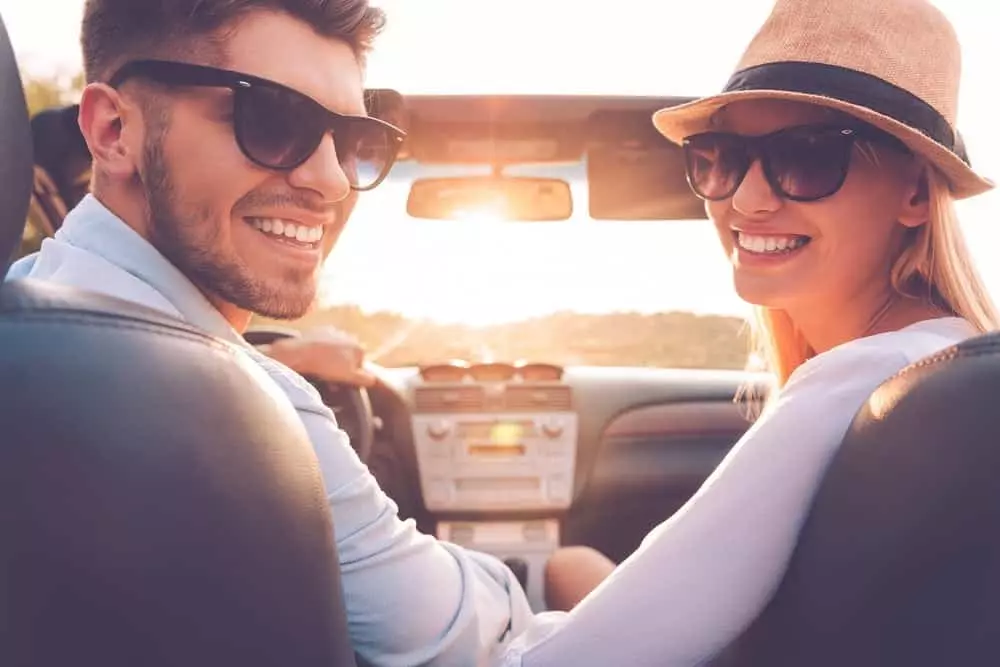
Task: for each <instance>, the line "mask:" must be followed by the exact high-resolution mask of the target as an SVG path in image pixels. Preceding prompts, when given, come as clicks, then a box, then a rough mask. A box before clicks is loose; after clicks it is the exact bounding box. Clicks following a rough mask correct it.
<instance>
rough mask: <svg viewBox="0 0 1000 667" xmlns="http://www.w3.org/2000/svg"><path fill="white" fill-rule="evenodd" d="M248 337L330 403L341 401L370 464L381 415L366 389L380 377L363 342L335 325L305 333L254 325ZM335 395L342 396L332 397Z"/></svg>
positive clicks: (344, 422) (341, 417)
mask: <svg viewBox="0 0 1000 667" xmlns="http://www.w3.org/2000/svg"><path fill="white" fill-rule="evenodd" d="M244 338H245V339H246V341H247V342H248V343H250V344H251V345H253V346H254V347H256V348H257V349H258V350H260V351H261V352H263V353H264V354H266V355H268V356H269V357H271V358H273V359H275V360H276V361H279V362H281V363H282V364H284V365H285V366H288V367H289V368H291V369H292V370H293V371H295V372H297V373H299V374H300V375H302V377H303V378H305V379H306V380H308V381H309V382H310V383H311V384H312V385H313V386H315V387H316V388H317V390H319V392H320V394H321V395H322V396H323V398H324V401H326V402H328V403H329V402H335V403H337V404H339V405H340V407H341V408H342V411H341V412H340V414H338V421H339V422H340V426H341V428H343V429H344V431H345V432H346V433H347V434H348V436H349V437H350V439H351V445H352V446H353V447H354V450H355V451H356V452H357V454H358V456H359V457H360V458H361V460H362V461H365V462H367V460H368V456H369V454H370V453H371V448H372V442H373V440H374V438H375V419H374V416H373V415H372V408H371V402H370V400H369V398H368V392H367V389H366V388H367V387H371V386H372V385H374V384H375V376H374V375H372V374H371V373H370V372H369V371H368V370H366V369H365V368H364V365H363V364H364V350H363V349H362V348H361V346H360V345H359V344H358V342H357V341H356V340H355V339H354V338H352V337H351V336H349V335H347V334H345V333H343V332H341V331H339V330H337V329H335V328H333V327H318V328H316V329H312V330H309V331H307V332H306V333H304V334H299V333H298V332H297V331H295V330H294V329H273V328H268V329H254V330H251V331H248V332H247V333H246V334H245V335H244ZM334 395H336V396H338V397H339V398H337V399H336V400H335V401H329V400H328V399H329V398H330V397H332V396H334ZM344 412H347V413H348V414H344Z"/></svg>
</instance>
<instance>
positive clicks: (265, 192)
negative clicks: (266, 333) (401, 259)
mask: <svg viewBox="0 0 1000 667" xmlns="http://www.w3.org/2000/svg"><path fill="white" fill-rule="evenodd" d="M227 44H228V49H227V52H228V60H227V62H226V64H225V66H226V67H227V68H228V69H232V70H236V71H239V72H243V73H246V74H252V75H255V76H259V77H262V78H266V79H270V80H273V81H277V82H279V83H282V84H284V85H286V86H288V87H290V88H293V89H295V90H297V91H299V92H302V93H304V94H306V95H308V96H310V97H312V98H313V99H315V100H317V101H318V102H320V103H321V104H322V105H323V106H325V107H326V108H327V109H330V110H332V111H336V112H339V113H343V114H353V115H363V114H364V113H365V106H364V98H363V86H362V69H361V64H360V63H359V62H358V59H357V58H356V56H355V54H354V52H353V51H352V49H351V48H350V46H348V45H347V44H346V43H344V42H340V41H335V40H331V39H329V38H325V37H322V36H320V35H318V34H317V33H316V32H314V31H313V30H312V28H310V27H309V26H308V25H307V24H305V23H302V22H301V21H298V20H297V19H294V18H292V17H290V16H287V15H285V14H280V13H274V12H269V11H260V12H256V13H254V14H250V15H249V16H247V17H246V18H245V19H243V20H241V21H240V22H239V23H238V24H237V26H236V29H235V30H233V31H232V33H231V38H230V39H229V41H228V42H227ZM161 97H162V104H160V103H159V102H157V103H155V104H153V105H148V110H149V113H146V114H144V116H145V117H144V119H143V120H144V123H143V125H144V131H143V135H144V136H143V137H142V149H141V155H142V159H141V164H140V165H139V166H138V171H139V176H140V180H141V191H142V195H143V196H144V198H145V205H146V212H147V220H146V232H147V236H148V237H149V240H150V241H151V242H152V243H153V244H154V245H155V246H156V247H157V249H158V250H159V251H160V252H161V253H162V254H163V255H164V256H165V257H166V258H167V259H169V260H170V261H171V262H172V263H173V264H174V265H175V266H177V267H178V268H179V269H180V270H181V271H183V272H184V273H185V275H187V276H188V278H190V279H191V280H192V282H194V283H195V284H196V285H197V286H198V287H199V288H200V289H201V290H202V291H203V292H204V293H205V294H206V295H207V296H208V297H209V299H210V300H212V301H213V302H214V303H215V304H216V305H217V306H220V305H231V306H235V307H237V308H239V309H241V310H244V311H250V312H253V313H259V314H262V315H266V316H268V317H274V318H288V319H293V318H296V317H300V316H301V315H303V314H304V313H305V312H306V311H307V310H308V308H309V306H310V305H311V304H312V302H313V300H314V298H315V295H316V290H317V283H318V279H319V275H320V269H321V266H322V263H323V260H325V259H326V257H327V255H329V253H330V251H331V250H332V249H333V246H334V244H335V243H336V241H337V238H338V236H339V235H340V232H341V230H342V229H343V227H344V224H345V223H346V222H347V218H348V216H349V215H350V212H351V210H352V208H353V206H354V203H355V200H356V193H355V192H354V191H352V190H351V188H350V185H349V183H348V178H347V176H346V175H345V173H344V170H343V169H342V167H341V165H340V163H339V161H338V159H337V153H336V149H335V146H334V141H335V138H334V137H333V136H332V135H329V134H328V135H326V136H325V137H324V139H323V141H322V143H321V144H320V146H319V148H317V150H316V151H315V152H314V153H313V154H312V155H311V156H310V157H309V158H308V159H307V160H306V161H305V162H304V163H303V164H301V165H300V166H298V167H296V168H295V169H294V170H291V171H285V172H279V171H272V170H268V169H265V168H262V167H260V166H257V165H256V164H254V163H252V162H251V161H249V160H248V159H247V158H246V157H245V156H244V154H243V153H242V152H241V150H240V148H239V146H238V145H237V141H236V137H235V134H234V131H233V125H232V113H233V93H232V92H231V91H229V90H226V89H223V88H194V87H192V88H183V89H179V90H169V91H166V92H164V93H162V94H161ZM150 116H152V117H150ZM320 234H321V236H320ZM317 237H318V238H317Z"/></svg>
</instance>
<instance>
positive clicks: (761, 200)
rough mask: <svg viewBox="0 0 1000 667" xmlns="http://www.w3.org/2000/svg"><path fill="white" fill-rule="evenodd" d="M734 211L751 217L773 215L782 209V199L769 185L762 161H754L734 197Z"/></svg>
mask: <svg viewBox="0 0 1000 667" xmlns="http://www.w3.org/2000/svg"><path fill="white" fill-rule="evenodd" d="M732 203H733V209H734V210H736V211H737V212H739V213H740V214H742V215H744V216H747V217H751V216H754V215H760V214H761V213H771V212H773V211H776V210H777V209H778V208H780V207H781V204H782V199H781V196H780V195H778V193H776V192H775V191H774V188H772V187H771V184H770V183H768V181H767V177H766V176H765V175H764V168H763V166H761V163H760V160H754V162H753V163H752V164H751V165H750V169H748V170H747V173H746V176H744V177H743V180H742V181H741V182H740V185H739V187H738V188H736V192H734V193H733V197H732Z"/></svg>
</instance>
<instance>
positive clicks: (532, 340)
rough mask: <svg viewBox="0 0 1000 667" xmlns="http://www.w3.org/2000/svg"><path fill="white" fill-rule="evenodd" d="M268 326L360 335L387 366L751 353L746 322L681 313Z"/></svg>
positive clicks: (741, 362) (660, 360)
mask: <svg viewBox="0 0 1000 667" xmlns="http://www.w3.org/2000/svg"><path fill="white" fill-rule="evenodd" d="M269 323H270V324H277V325H279V326H285V327H295V328H299V329H304V328H309V327H313V326H317V325H333V326H335V327H337V328H339V329H342V330H344V331H347V332H349V333H351V334H352V335H354V336H355V337H356V338H358V340H360V341H361V343H362V344H363V345H364V346H365V349H366V350H368V353H369V355H374V356H376V357H377V358H376V359H375V361H377V362H378V363H380V364H383V365H385V366H402V365H410V364H414V363H418V362H426V361H441V360H447V359H470V360H482V359H494V360H502V361H514V360H518V359H528V360H532V361H549V362H554V363H561V364H587V365H597V366H659V367H672V368H720V369H742V368H744V367H745V366H746V359H747V349H748V341H747V338H746V331H745V325H744V322H743V321H742V320H740V319H738V318H734V317H723V316H714V315H695V314H692V313H681V312H677V313H660V314H655V315H644V314H640V313H613V314H608V315H584V314H578V313H570V312H560V313H554V314H552V315H548V316H546V317H539V318H533V319H529V320H523V321H520V322H513V323H509V324H502V325H493V326H484V327H471V326H465V325H455V324H448V325H446V324H437V323H435V322H430V321H424V320H410V319H407V318H406V317H404V316H402V315H399V314H396V313H387V312H377V313H365V312H363V311H362V310H361V309H359V308H357V307H354V306H342V307H336V308H329V309H324V310H318V311H316V312H314V313H311V314H310V315H308V316H306V317H304V318H303V319H301V320H298V321H296V322H291V323H289V322H268V321H266V320H258V321H257V322H256V324H260V325H263V324H269Z"/></svg>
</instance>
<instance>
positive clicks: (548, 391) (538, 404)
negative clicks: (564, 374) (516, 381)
mask: <svg viewBox="0 0 1000 667" xmlns="http://www.w3.org/2000/svg"><path fill="white" fill-rule="evenodd" d="M504 407H505V408H506V409H507V410H510V411H512V412H513V411H522V410H523V411H525V412H533V411H539V410H571V409H572V408H573V394H572V392H571V390H570V388H569V387H567V386H566V385H553V386H538V385H534V386H524V385H508V386H507V391H506V394H505V396H504Z"/></svg>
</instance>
